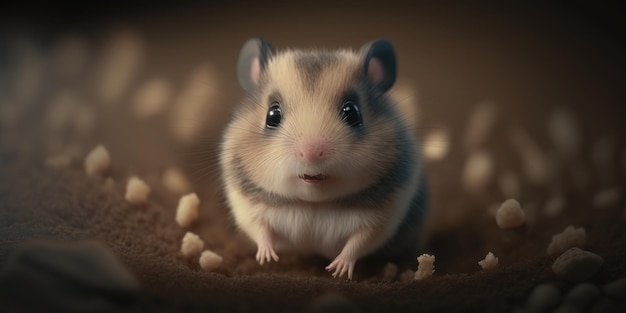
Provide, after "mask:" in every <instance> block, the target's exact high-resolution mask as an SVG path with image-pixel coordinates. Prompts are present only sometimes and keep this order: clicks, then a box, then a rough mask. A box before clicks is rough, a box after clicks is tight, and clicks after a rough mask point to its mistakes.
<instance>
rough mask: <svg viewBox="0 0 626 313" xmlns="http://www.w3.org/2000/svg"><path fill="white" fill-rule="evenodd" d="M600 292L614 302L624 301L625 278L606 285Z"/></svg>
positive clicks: (625, 295)
mask: <svg viewBox="0 0 626 313" xmlns="http://www.w3.org/2000/svg"><path fill="white" fill-rule="evenodd" d="M602 291H604V293H605V294H606V295H607V296H609V297H611V298H613V299H615V300H619V301H624V300H626V278H620V279H617V280H614V281H612V282H610V283H607V284H606V285H604V286H603V287H602Z"/></svg>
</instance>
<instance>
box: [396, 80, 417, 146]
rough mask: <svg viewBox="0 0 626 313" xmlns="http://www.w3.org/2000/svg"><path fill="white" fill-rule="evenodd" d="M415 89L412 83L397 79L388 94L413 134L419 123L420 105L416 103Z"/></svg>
mask: <svg viewBox="0 0 626 313" xmlns="http://www.w3.org/2000/svg"><path fill="white" fill-rule="evenodd" d="M416 89H417V88H416V87H415V86H414V84H413V83H411V82H409V81H408V80H406V79H404V78H400V77H398V80H397V81H396V83H395V84H394V86H393V88H392V89H391V90H390V94H389V95H390V97H391V98H392V99H393V100H395V101H394V103H396V105H397V108H398V111H400V114H401V115H402V117H403V120H404V121H405V122H406V123H407V125H408V126H409V129H410V130H411V133H413V134H415V133H417V130H418V125H419V122H420V105H419V103H418V101H417V90H416Z"/></svg>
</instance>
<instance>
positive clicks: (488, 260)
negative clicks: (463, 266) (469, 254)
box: [478, 251, 498, 270]
mask: <svg viewBox="0 0 626 313" xmlns="http://www.w3.org/2000/svg"><path fill="white" fill-rule="evenodd" d="M478 265H480V267H482V269H484V270H487V269H490V268H495V267H496V266H498V258H496V256H495V255H493V253H491V251H490V252H489V253H487V256H485V259H483V260H481V261H478Z"/></svg>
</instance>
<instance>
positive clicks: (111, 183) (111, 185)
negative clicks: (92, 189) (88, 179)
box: [102, 177, 117, 194]
mask: <svg viewBox="0 0 626 313" xmlns="http://www.w3.org/2000/svg"><path fill="white" fill-rule="evenodd" d="M102 190H104V191H105V192H107V193H109V194H115V193H117V184H116V183H115V180H114V179H113V178H111V177H108V178H107V179H106V180H105V181H104V185H102Z"/></svg>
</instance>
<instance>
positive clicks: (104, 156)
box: [85, 145, 111, 177]
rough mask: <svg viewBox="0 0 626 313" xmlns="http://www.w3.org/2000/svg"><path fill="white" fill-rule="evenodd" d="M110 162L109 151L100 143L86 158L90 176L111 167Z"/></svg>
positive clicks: (86, 167) (87, 170)
mask: <svg viewBox="0 0 626 313" xmlns="http://www.w3.org/2000/svg"><path fill="white" fill-rule="evenodd" d="M110 163H111V157H110V156H109V152H108V151H107V149H106V148H105V147H104V146H103V145H99V146H97V147H95V148H94V149H93V150H91V152H89V154H88V155H87V157H86V158H85V172H86V173H87V176H89V177H94V176H97V175H101V174H103V173H104V172H105V171H106V170H107V168H109V164H110Z"/></svg>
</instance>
